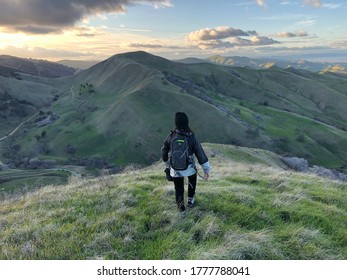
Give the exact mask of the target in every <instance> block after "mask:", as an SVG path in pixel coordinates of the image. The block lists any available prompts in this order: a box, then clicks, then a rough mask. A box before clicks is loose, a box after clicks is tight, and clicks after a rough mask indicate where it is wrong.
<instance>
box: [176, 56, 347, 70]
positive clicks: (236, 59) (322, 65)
mask: <svg viewBox="0 0 347 280" xmlns="http://www.w3.org/2000/svg"><path fill="white" fill-rule="evenodd" d="M206 60H207V61H209V62H212V63H216V64H221V65H225V66H233V67H251V68H253V69H267V68H269V67H271V66H277V67H280V68H283V69H286V68H289V67H291V68H295V69H301V70H307V71H311V72H320V71H324V70H327V69H330V68H332V69H333V71H335V72H337V71H339V69H340V68H339V67H338V65H337V64H334V63H332V62H312V61H307V60H303V59H299V60H285V59H275V58H274V59H271V58H249V57H243V56H231V57H226V56H221V55H215V56H211V57H208V58H207V59H206ZM182 62H185V60H183V61H182ZM187 62H189V60H187ZM339 66H340V67H347V64H346V63H341V65H339ZM327 71H329V70H327Z"/></svg>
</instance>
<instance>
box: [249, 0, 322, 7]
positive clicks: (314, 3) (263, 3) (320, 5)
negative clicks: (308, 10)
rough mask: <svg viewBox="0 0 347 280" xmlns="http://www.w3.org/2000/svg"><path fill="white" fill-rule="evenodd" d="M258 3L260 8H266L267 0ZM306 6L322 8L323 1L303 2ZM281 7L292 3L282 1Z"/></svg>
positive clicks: (257, 1)
mask: <svg viewBox="0 0 347 280" xmlns="http://www.w3.org/2000/svg"><path fill="white" fill-rule="evenodd" d="M255 1H256V3H257V4H258V5H259V6H260V7H266V3H265V0H255ZM303 2H304V4H306V5H310V6H313V7H315V8H320V7H322V2H321V0H303ZM280 4H281V5H288V4H290V2H288V1H282V2H281V3H280Z"/></svg>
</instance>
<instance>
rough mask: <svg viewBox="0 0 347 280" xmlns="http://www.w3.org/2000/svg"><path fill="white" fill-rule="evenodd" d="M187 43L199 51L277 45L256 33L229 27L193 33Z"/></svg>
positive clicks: (276, 42)
mask: <svg viewBox="0 0 347 280" xmlns="http://www.w3.org/2000/svg"><path fill="white" fill-rule="evenodd" d="M244 37H246V38H244ZM188 41H189V42H190V43H191V44H192V45H194V46H197V47H199V48H200V49H226V48H233V47H245V46H259V45H271V44H279V42H278V41H275V40H273V39H271V38H268V37H263V36H258V34H257V32H256V31H244V30H241V29H235V28H233V27H229V26H219V27H216V28H205V29H200V30H197V31H193V32H191V33H190V34H189V35H188Z"/></svg>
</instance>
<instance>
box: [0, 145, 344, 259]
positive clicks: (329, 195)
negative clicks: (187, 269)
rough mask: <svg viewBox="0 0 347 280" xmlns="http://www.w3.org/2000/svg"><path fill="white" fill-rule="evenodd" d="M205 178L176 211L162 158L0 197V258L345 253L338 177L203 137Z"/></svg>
mask: <svg viewBox="0 0 347 280" xmlns="http://www.w3.org/2000/svg"><path fill="white" fill-rule="evenodd" d="M204 147H205V149H206V150H207V153H208V155H209V157H210V159H211V164H212V173H211V179H210V180H209V181H208V182H204V181H202V180H199V181H198V188H197V195H196V201H197V202H196V203H197V204H196V206H195V207H194V208H192V209H191V210H189V212H188V215H187V216H186V217H185V218H181V217H180V216H179V214H178V212H177V211H176V209H175V203H174V188H173V185H172V183H170V182H167V181H165V178H164V173H163V172H162V170H163V168H164V166H163V164H161V163H156V164H154V165H152V166H150V167H148V168H145V169H141V170H134V169H132V168H130V167H129V168H128V169H127V170H126V171H125V172H124V173H122V174H119V175H116V176H103V177H100V178H98V179H94V180H85V179H79V178H73V179H71V181H70V182H69V184H67V185H62V186H55V187H53V186H47V187H44V188H41V189H39V190H37V191H33V192H29V193H26V194H24V195H17V196H12V197H10V196H9V197H7V198H6V199H3V200H1V202H0V214H1V216H0V217H1V218H0V228H1V233H2V234H1V237H0V244H1V248H2V250H1V251H0V259H346V258H347V235H346V221H347V220H346V219H347V207H346V206H347V201H346V196H345V194H346V188H347V184H346V183H342V182H337V181H330V180H327V179H324V178H319V177H316V176H314V175H308V174H300V173H293V172H290V171H286V170H284V169H283V166H282V164H281V162H280V160H279V157H278V156H276V155H275V154H273V153H270V152H267V151H264V150H254V149H249V148H239V147H233V146H225V145H215V144H206V145H204Z"/></svg>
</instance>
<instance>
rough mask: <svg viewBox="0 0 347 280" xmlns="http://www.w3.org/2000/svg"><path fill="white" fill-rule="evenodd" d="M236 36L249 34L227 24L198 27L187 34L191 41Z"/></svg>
mask: <svg viewBox="0 0 347 280" xmlns="http://www.w3.org/2000/svg"><path fill="white" fill-rule="evenodd" d="M236 36H249V33H248V32H245V31H242V30H240V29H235V28H232V27H229V26H219V27H216V28H205V29H200V30H197V31H194V32H191V33H189V35H188V37H189V39H190V40H191V41H205V40H219V39H225V38H228V37H236Z"/></svg>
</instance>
